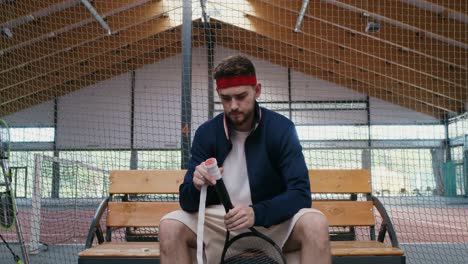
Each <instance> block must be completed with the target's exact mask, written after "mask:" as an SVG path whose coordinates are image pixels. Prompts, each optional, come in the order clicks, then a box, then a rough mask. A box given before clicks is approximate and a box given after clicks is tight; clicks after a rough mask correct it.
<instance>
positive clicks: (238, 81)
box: [216, 75, 257, 90]
mask: <svg viewBox="0 0 468 264" xmlns="http://www.w3.org/2000/svg"><path fill="white" fill-rule="evenodd" d="M256 84H257V77H255V75H240V76H233V77H222V78H219V79H217V80H216V90H219V89H224V88H229V87H233V86H240V85H256Z"/></svg>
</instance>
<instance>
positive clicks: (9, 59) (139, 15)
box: [0, 1, 181, 73]
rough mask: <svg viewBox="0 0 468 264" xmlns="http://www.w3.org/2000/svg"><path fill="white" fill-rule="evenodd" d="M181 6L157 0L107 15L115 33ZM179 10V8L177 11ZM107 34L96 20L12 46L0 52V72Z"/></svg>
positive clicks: (175, 20) (174, 21) (174, 20)
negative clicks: (0, 54)
mask: <svg viewBox="0 0 468 264" xmlns="http://www.w3.org/2000/svg"><path fill="white" fill-rule="evenodd" d="M178 8H180V7H172V6H168V5H163V4H162V1H160V2H155V3H153V2H151V3H146V4H144V5H141V6H137V7H135V8H132V9H130V10H126V11H124V12H121V13H119V14H116V15H112V16H109V17H107V19H106V22H107V24H108V25H109V27H110V28H111V29H112V30H113V32H116V34H118V32H119V31H121V30H125V29H127V28H129V27H132V26H135V25H138V24H141V23H144V22H146V21H149V20H152V19H155V18H158V17H159V16H161V15H163V14H166V13H171V14H172V13H177V12H176V10H177V9H178ZM179 12H181V11H179ZM170 21H171V23H174V26H176V24H177V23H178V24H180V23H181V22H180V21H179V19H177V18H174V19H171V20H170ZM106 36H108V35H107V34H106V32H105V30H103V29H102V27H101V26H100V25H99V23H98V22H93V23H89V24H86V25H84V26H82V27H78V28H75V29H72V30H70V31H67V32H64V33H62V34H59V35H55V36H52V37H50V38H48V39H45V40H42V41H40V42H37V43H34V45H28V46H25V47H21V48H18V49H15V50H13V51H11V52H7V53H5V54H3V55H2V56H0V73H3V72H5V71H8V70H12V69H13V68H15V67H21V66H24V65H25V64H27V63H30V62H33V61H36V60H40V59H45V58H47V57H49V56H52V55H54V54H56V53H59V52H61V51H64V50H68V49H72V48H75V47H78V46H80V45H84V44H86V43H88V42H91V41H95V40H97V39H100V38H103V37H106Z"/></svg>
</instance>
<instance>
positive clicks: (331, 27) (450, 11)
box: [0, 0, 468, 119]
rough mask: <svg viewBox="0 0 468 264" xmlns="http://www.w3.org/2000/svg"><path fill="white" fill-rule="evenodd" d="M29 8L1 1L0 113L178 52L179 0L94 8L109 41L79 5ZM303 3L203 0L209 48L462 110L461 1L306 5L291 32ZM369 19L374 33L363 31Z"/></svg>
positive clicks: (464, 48)
mask: <svg viewBox="0 0 468 264" xmlns="http://www.w3.org/2000/svg"><path fill="white" fill-rule="evenodd" d="M25 2H27V1H15V0H3V1H0V25H1V27H2V28H6V29H7V30H9V33H11V35H10V36H7V35H8V34H6V33H8V32H5V31H3V33H4V35H3V36H2V37H0V62H1V63H0V116H4V115H7V114H10V113H13V112H16V111H20V110H22V109H25V108H28V107H30V106H33V105H36V104H39V103H41V102H45V101H48V100H50V99H53V98H54V97H56V96H61V95H64V94H67V93H70V92H72V91H75V90H77V89H80V88H82V87H86V86H89V85H91V84H94V83H96V82H100V81H103V80H105V79H108V78H112V77H114V76H116V75H119V74H122V73H125V72H128V71H130V70H132V69H136V68H139V67H141V66H143V65H146V64H151V63H154V62H157V61H158V60H161V59H163V58H166V57H170V56H173V55H175V54H177V53H180V52H181V40H182V35H181V30H182V28H181V23H182V17H181V16H182V1H173V0H167V1H164V0H159V1H149V0H125V1H124V0H114V1H110V0H107V1H99V0H95V1H90V2H91V4H92V5H93V7H94V8H95V9H96V11H97V12H98V13H99V14H101V16H102V17H104V19H105V22H106V23H107V25H108V26H109V28H110V29H111V30H112V34H111V35H109V34H107V32H106V30H105V29H104V28H103V27H102V26H101V25H100V24H99V23H98V22H96V20H95V19H94V17H93V15H92V14H91V12H89V10H88V9H87V8H86V7H85V6H84V5H83V4H82V3H81V1H76V0H73V1H71V0H69V1H63V0H62V1H59V0H43V1H29V4H25ZM32 2H34V4H33V3H32ZM462 2H463V3H462ZM192 4H193V6H194V7H197V8H198V9H194V10H195V11H194V16H193V20H194V27H193V28H194V29H193V38H194V41H193V46H202V45H204V39H205V38H204V31H203V28H202V27H201V26H200V25H201V22H200V18H199V17H200V12H199V10H200V8H199V5H200V1H193V3H192ZM302 4H303V1H299V0H293V1H284V0H272V1H266V0H265V1H261V0H250V1H226V0H224V1H223V0H216V1H207V13H208V14H209V16H210V26H211V28H212V31H211V33H212V34H214V36H215V38H213V39H214V40H215V41H216V42H215V44H216V45H221V46H225V47H229V48H231V49H235V50H238V51H240V52H243V53H246V54H249V55H251V56H255V57H259V58H262V59H265V60H268V61H270V62H271V63H275V64H278V65H282V66H284V67H290V68H292V69H294V70H297V71H300V72H303V73H306V74H309V75H311V76H314V77H317V78H320V79H323V80H326V81H330V82H333V83H336V84H339V85H341V86H344V87H347V88H349V89H353V90H355V91H359V92H362V93H365V94H368V95H370V96H374V97H377V98H379V99H382V100H385V101H387V102H390V103H393V104H398V105H401V106H403V107H406V108H408V109H412V110H415V111H418V112H422V113H425V114H428V115H431V116H434V117H436V118H438V119H443V118H444V116H446V115H449V116H450V115H454V114H457V113H461V112H463V111H464V109H463V108H464V105H465V103H466V102H467V101H468V88H467V86H468V25H467V24H468V21H467V17H468V1H457V0H444V1H442V0H431V1H429V0H400V1H398V0H373V1H354V0H322V1H310V2H309V4H308V8H307V10H306V12H305V16H304V19H303V20H302V23H301V27H300V31H299V32H294V27H295V24H296V21H297V17H298V15H299V11H300V9H301V6H302ZM196 10H198V11H196ZM369 21H376V22H378V23H379V25H380V31H379V32H376V33H367V32H366V31H365V26H366V25H367V23H368V22H369Z"/></svg>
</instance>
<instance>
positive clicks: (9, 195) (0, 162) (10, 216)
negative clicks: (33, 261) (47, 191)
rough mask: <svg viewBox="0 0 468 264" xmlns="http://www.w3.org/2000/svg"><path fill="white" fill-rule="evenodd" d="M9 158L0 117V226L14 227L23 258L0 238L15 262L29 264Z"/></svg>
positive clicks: (7, 132)
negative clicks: (1, 189)
mask: <svg viewBox="0 0 468 264" xmlns="http://www.w3.org/2000/svg"><path fill="white" fill-rule="evenodd" d="M9 158H10V129H9V127H8V126H7V124H6V123H5V121H3V120H1V119H0V167H1V173H2V174H3V179H2V177H0V186H1V187H4V190H3V191H1V192H0V195H1V196H0V227H2V228H3V229H5V230H10V229H12V228H13V226H15V227H16V234H17V236H18V240H19V244H20V248H21V253H22V255H23V259H21V258H20V257H19V256H18V255H17V254H16V253H15V252H14V251H13V250H12V249H11V247H10V246H9V244H8V242H7V241H6V240H5V239H4V238H3V236H1V235H0V238H1V240H2V241H3V243H4V244H5V245H6V247H7V248H8V250H9V251H10V253H11V254H12V256H13V259H14V260H15V262H16V263H17V264H29V256H28V251H27V249H26V244H25V243H24V239H23V232H22V231H21V225H20V223H19V220H18V218H17V214H18V211H17V209H16V205H15V197H14V196H13V192H12V188H11V176H10V169H9V166H8V159H9ZM2 180H3V181H2Z"/></svg>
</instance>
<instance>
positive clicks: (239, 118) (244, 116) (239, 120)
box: [228, 109, 253, 127]
mask: <svg viewBox="0 0 468 264" xmlns="http://www.w3.org/2000/svg"><path fill="white" fill-rule="evenodd" d="M233 115H236V116H235V117H233ZM228 116H229V120H230V121H231V123H232V124H233V125H234V126H236V127H239V126H242V125H244V124H245V123H246V122H247V121H249V120H250V117H251V116H253V109H252V110H250V111H248V112H246V113H243V112H237V111H236V112H230V113H229V115H228Z"/></svg>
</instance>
